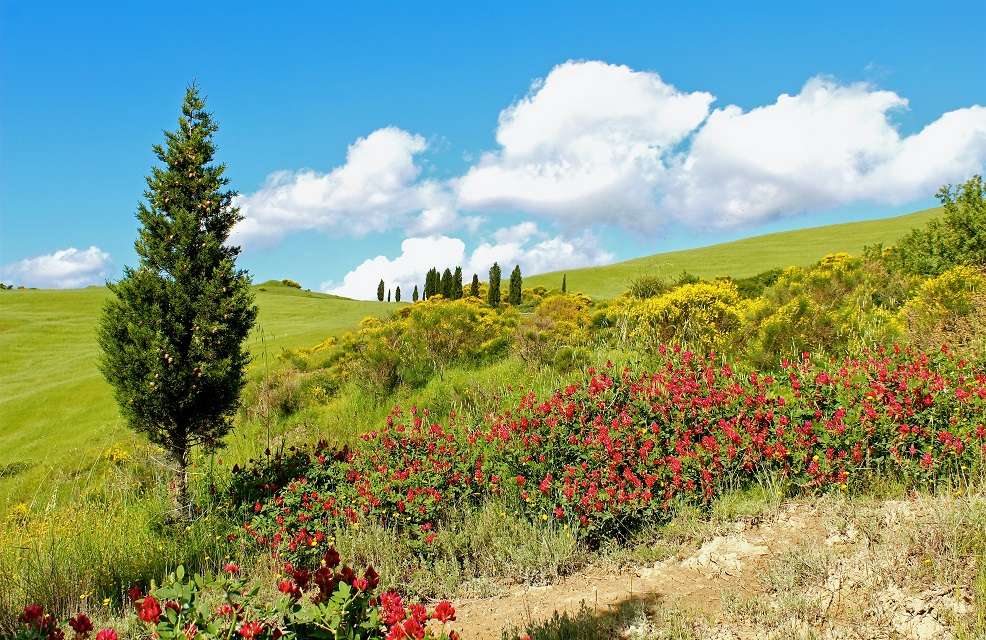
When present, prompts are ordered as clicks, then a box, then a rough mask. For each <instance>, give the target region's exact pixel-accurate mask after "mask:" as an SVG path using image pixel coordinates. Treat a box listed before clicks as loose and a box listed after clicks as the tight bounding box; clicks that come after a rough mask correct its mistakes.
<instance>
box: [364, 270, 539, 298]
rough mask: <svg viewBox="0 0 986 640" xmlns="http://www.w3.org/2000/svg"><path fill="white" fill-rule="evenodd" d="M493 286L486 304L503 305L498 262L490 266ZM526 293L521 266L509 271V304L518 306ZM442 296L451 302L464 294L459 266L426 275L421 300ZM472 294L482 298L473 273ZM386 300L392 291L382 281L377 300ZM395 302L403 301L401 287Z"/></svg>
mask: <svg viewBox="0 0 986 640" xmlns="http://www.w3.org/2000/svg"><path fill="white" fill-rule="evenodd" d="M489 277H490V279H489V283H490V287H489V290H488V291H487V293H486V302H487V303H488V304H489V305H490V306H491V307H494V308H495V307H499V306H500V279H501V272H500V265H499V264H498V263H496V262H494V263H493V266H492V267H490V274H489ZM523 294H524V280H523V277H522V276H521V273H520V265H515V266H514V270H513V271H511V272H510V286H509V288H508V289H507V302H509V303H510V304H512V305H515V306H516V305H519V304H520V303H521V300H522V299H523ZM436 295H440V296H442V297H444V298H446V299H448V300H459V299H460V298H462V297H463V296H464V295H465V289H464V288H463V285H462V267H456V268H455V271H454V272H453V271H452V270H451V269H448V268H446V269H445V271H443V272H439V271H438V269H437V268H435V267H432V268H431V269H429V270H428V273H427V274H426V275H425V286H424V291H423V295H422V296H421V297H422V299H424V300H427V299H428V298H430V297H432V296H436ZM469 295H471V296H475V297H477V298H478V297H479V275H478V274H475V273H474V274H472V282H471V283H470V284H469ZM384 299H386V300H387V302H390V290H389V289H387V288H386V285H385V284H384V281H383V279H381V280H380V283H379V284H378V285H377V300H379V301H380V302H383V301H384ZM394 300H395V301H396V302H400V301H401V288H400V287H397V288H396V290H395V295H394ZM411 300H412V301H414V302H417V301H418V285H414V292H413V293H412V294H411Z"/></svg>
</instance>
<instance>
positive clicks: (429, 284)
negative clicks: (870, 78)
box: [425, 267, 438, 299]
mask: <svg viewBox="0 0 986 640" xmlns="http://www.w3.org/2000/svg"><path fill="white" fill-rule="evenodd" d="M436 293H438V269H436V268H435V267H432V268H431V269H428V275H427V276H425V299H428V298H430V297H432V296H433V295H435V294H436Z"/></svg>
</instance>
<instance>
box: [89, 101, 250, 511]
mask: <svg viewBox="0 0 986 640" xmlns="http://www.w3.org/2000/svg"><path fill="white" fill-rule="evenodd" d="M216 130H217V125H216V123H215V122H214V121H213V120H212V117H211V115H210V114H209V113H208V112H206V111H205V104H204V102H203V101H202V99H201V98H200V97H199V94H198V89H197V88H196V87H195V86H192V87H189V89H188V91H187V92H186V94H185V101H184V103H183V105H182V115H181V117H180V118H179V120H178V130H177V131H174V132H166V133H165V138H166V146H164V147H162V146H160V145H155V146H154V153H155V154H156V155H157V157H158V159H159V160H160V161H161V162H162V163H164V168H160V167H155V168H154V169H153V170H152V173H151V176H150V177H148V178H147V185H148V190H147V191H146V193H145V195H146V197H147V200H148V203H147V204H144V203H141V204H140V205H139V206H138V210H137V217H138V219H139V220H140V222H141V228H140V230H139V233H138V238H137V242H136V244H135V249H136V251H137V255H138V256H139V258H140V266H139V267H138V268H137V269H133V268H130V267H128V268H127V269H125V272H124V273H125V275H124V277H123V279H121V280H120V281H119V282H117V283H116V284H113V285H110V289H111V291H112V292H113V293H114V298H112V299H111V300H110V301H109V302H108V303H107V304H106V307H105V309H104V312H103V319H102V323H101V325H100V328H99V344H100V347H101V348H102V355H103V357H102V361H101V368H102V371H103V375H104V376H105V377H106V379H107V380H108V381H109V383H110V384H111V385H112V386H113V390H114V394H115V396H116V399H117V402H118V404H119V405H120V412H121V413H122V414H123V416H124V417H125V418H126V419H127V422H128V423H129V424H130V426H131V427H132V428H133V429H134V430H136V431H138V432H141V433H144V434H146V435H147V436H148V438H149V439H150V440H151V442H153V443H155V444H159V445H161V446H162V447H164V449H165V450H166V451H167V452H168V453H169V454H170V455H171V456H172V458H173V459H174V461H175V462H176V463H177V466H178V475H177V480H176V484H177V489H176V493H177V502H178V506H179V508H180V510H181V511H183V512H185V511H186V510H187V508H188V496H187V469H188V465H189V462H190V460H189V452H190V450H191V448H192V447H194V446H196V445H204V446H206V447H208V448H215V447H217V446H219V444H220V442H221V440H222V438H223V436H224V435H226V433H227V432H228V431H229V430H230V429H231V428H232V422H231V419H232V416H233V415H234V413H235V411H236V408H237V404H238V402H239V394H240V390H241V389H242V387H243V384H244V372H245V368H246V365H247V363H248V361H249V355H248V354H247V352H246V350H245V349H244V346H243V343H244V341H245V340H246V338H247V335H248V334H249V332H250V329H251V327H252V326H253V323H254V320H255V318H256V315H257V309H256V307H254V306H253V292H252V290H251V289H250V279H249V277H248V275H247V274H246V272H244V271H240V270H237V269H236V265H235V260H236V256H237V254H238V253H239V248H238V247H235V246H228V245H227V244H226V240H227V239H228V237H229V234H230V232H231V231H232V228H233V225H235V224H236V223H237V222H238V221H239V220H240V219H241V218H240V215H239V210H238V209H237V208H236V207H235V206H233V198H234V196H235V195H236V193H235V192H234V191H230V190H225V189H224V188H225V187H226V185H227V184H228V182H229V180H228V179H227V178H226V177H224V175H223V174H224V172H225V166H223V165H213V164H210V163H211V162H212V160H213V158H214V156H215V150H216V149H215V145H214V143H213V141H212V136H213V134H214V133H215V132H216Z"/></svg>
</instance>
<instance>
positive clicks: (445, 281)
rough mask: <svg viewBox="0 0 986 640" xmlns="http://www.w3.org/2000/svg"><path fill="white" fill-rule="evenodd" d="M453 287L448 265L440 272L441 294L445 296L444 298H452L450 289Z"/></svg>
mask: <svg viewBox="0 0 986 640" xmlns="http://www.w3.org/2000/svg"><path fill="white" fill-rule="evenodd" d="M454 288H455V286H454V284H453V282H452V271H451V270H449V268H448V267H446V268H445V272H444V273H442V284H441V294H442V295H443V296H445V299H446V300H451V299H452V290H453V289H454Z"/></svg>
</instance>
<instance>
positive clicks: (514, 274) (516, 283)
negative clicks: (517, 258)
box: [507, 265, 524, 307]
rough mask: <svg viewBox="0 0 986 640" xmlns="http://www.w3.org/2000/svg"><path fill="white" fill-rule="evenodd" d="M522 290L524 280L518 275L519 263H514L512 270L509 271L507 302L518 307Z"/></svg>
mask: <svg viewBox="0 0 986 640" xmlns="http://www.w3.org/2000/svg"><path fill="white" fill-rule="evenodd" d="M523 290H524V280H523V278H522V277H521V275H520V265H515V266H514V270H513V271H511V272H510V289H509V293H508V294H507V302H509V303H510V304H512V305H514V306H515V307H519V306H520V301H521V298H522V297H523Z"/></svg>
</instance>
